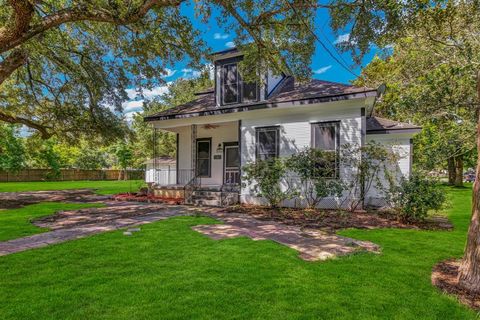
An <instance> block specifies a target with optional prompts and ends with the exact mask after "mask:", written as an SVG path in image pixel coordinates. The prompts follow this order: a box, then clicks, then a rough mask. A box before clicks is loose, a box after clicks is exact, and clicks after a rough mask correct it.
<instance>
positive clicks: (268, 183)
mask: <svg viewBox="0 0 480 320" xmlns="http://www.w3.org/2000/svg"><path fill="white" fill-rule="evenodd" d="M242 170H243V172H244V173H245V176H244V179H245V181H246V182H247V183H248V184H251V185H252V189H253V191H254V192H255V195H256V196H258V197H263V198H265V199H266V200H267V202H268V204H269V205H270V206H271V207H272V208H277V207H278V206H279V205H280V204H281V202H282V201H283V200H286V199H289V198H291V197H292V196H293V195H294V193H293V192H292V191H291V190H290V188H289V187H288V186H287V187H286V190H284V188H283V187H282V185H281V182H282V179H283V178H284V177H285V173H286V166H285V161H284V160H282V159H279V158H274V159H268V160H258V161H256V162H252V163H249V164H247V165H246V166H244V167H243V169H242Z"/></svg>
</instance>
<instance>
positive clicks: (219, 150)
mask: <svg viewBox="0 0 480 320" xmlns="http://www.w3.org/2000/svg"><path fill="white" fill-rule="evenodd" d="M217 152H222V144H221V143H219V144H218V147H217Z"/></svg>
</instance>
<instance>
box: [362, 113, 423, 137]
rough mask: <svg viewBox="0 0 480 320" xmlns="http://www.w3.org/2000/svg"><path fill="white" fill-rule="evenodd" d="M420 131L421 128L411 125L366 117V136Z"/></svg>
mask: <svg viewBox="0 0 480 320" xmlns="http://www.w3.org/2000/svg"><path fill="white" fill-rule="evenodd" d="M421 129H422V127H419V126H417V125H414V124H411V123H405V122H399V121H394V120H390V119H385V118H380V117H367V134H381V133H394V132H398V131H401V132H411V133H415V132H418V131H420V130H421Z"/></svg>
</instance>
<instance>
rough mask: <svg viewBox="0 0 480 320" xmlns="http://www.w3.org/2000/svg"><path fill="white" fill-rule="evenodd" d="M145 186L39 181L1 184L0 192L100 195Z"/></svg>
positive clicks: (135, 182) (136, 182) (131, 182)
mask: <svg viewBox="0 0 480 320" xmlns="http://www.w3.org/2000/svg"><path fill="white" fill-rule="evenodd" d="M143 184H144V181H143V180H127V181H39V182H38V181H37V182H1V183H0V192H21V191H40V190H67V189H90V188H91V189H96V193H98V194H115V193H121V192H135V191H137V190H138V189H139V188H140V187H141V186H142V185H143Z"/></svg>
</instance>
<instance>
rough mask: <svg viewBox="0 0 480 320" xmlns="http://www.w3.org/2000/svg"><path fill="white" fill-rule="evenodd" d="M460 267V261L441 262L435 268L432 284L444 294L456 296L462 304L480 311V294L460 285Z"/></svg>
mask: <svg viewBox="0 0 480 320" xmlns="http://www.w3.org/2000/svg"><path fill="white" fill-rule="evenodd" d="M459 267H460V260H447V261H443V262H440V263H439V264H437V265H436V266H434V267H433V271H432V284H433V285H434V286H436V287H438V288H439V289H440V290H442V291H443V292H445V293H448V294H452V295H454V296H456V297H457V298H458V300H459V301H460V302H461V303H463V304H465V305H467V306H469V307H470V308H473V309H475V310H477V311H480V293H478V292H477V293H475V292H471V291H468V290H465V289H464V288H462V287H460V286H459V285H458V270H459Z"/></svg>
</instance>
